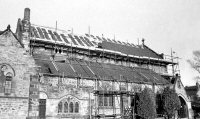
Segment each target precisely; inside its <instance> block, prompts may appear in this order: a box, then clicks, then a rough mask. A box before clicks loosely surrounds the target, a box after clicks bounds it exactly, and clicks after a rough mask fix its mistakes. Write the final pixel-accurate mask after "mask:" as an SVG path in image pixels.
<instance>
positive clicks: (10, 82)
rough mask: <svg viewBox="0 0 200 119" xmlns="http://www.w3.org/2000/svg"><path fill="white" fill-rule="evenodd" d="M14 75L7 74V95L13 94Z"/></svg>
mask: <svg viewBox="0 0 200 119" xmlns="http://www.w3.org/2000/svg"><path fill="white" fill-rule="evenodd" d="M12 77H13V75H12V73H10V72H8V73H7V74H6V81H5V90H4V92H5V94H6V95H10V94H11V90H12Z"/></svg>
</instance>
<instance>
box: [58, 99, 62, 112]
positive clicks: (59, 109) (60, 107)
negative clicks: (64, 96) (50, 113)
mask: <svg viewBox="0 0 200 119" xmlns="http://www.w3.org/2000/svg"><path fill="white" fill-rule="evenodd" d="M61 112H62V102H59V104H58V113H61Z"/></svg>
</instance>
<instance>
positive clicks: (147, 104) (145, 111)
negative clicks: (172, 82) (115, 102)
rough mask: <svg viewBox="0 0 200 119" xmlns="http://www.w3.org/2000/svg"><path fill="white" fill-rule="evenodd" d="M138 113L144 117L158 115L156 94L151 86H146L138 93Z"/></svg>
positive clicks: (149, 117)
mask: <svg viewBox="0 0 200 119" xmlns="http://www.w3.org/2000/svg"><path fill="white" fill-rule="evenodd" d="M136 104H137V110H136V111H137V114H138V115H139V116H140V117H142V118H144V119H154V118H155V116H156V108H155V107H156V103H155V94H154V93H153V91H152V90H151V89H149V88H145V89H144V90H143V91H142V92H141V93H139V94H138V100H137V101H136Z"/></svg>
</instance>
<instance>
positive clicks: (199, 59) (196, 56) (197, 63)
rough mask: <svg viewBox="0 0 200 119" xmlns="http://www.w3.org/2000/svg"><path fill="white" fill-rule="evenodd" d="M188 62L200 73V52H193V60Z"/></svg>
mask: <svg viewBox="0 0 200 119" xmlns="http://www.w3.org/2000/svg"><path fill="white" fill-rule="evenodd" d="M187 61H188V63H189V64H190V65H191V67H192V68H193V69H195V70H196V71H197V72H198V73H200V51H193V59H192V60H187Z"/></svg>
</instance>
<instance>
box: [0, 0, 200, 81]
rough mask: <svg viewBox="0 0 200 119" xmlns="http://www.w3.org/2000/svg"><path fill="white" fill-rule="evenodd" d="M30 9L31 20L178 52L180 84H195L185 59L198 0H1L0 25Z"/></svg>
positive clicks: (195, 32)
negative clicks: (27, 8) (142, 39)
mask: <svg viewBox="0 0 200 119" xmlns="http://www.w3.org/2000/svg"><path fill="white" fill-rule="evenodd" d="M26 7H29V8H30V9H31V23H34V24H37V25H43V26H49V27H55V26H56V21H57V22H58V28H59V29H63V30H68V29H72V28H73V30H74V33H77V34H84V33H87V32H88V26H90V29H91V30H90V31H91V34H94V35H100V36H101V35H102V34H104V36H105V37H109V38H113V37H114V35H115V38H116V39H117V40H120V41H128V42H131V43H134V44H137V43H138V40H137V39H140V42H141V38H145V39H146V40H145V44H146V45H147V46H149V47H150V48H152V49H153V50H154V51H156V52H158V53H164V54H168V55H170V51H171V48H172V49H173V51H175V52H176V54H174V55H176V56H178V57H180V58H181V59H180V60H179V62H180V65H179V67H180V71H181V78H182V82H183V84H184V85H194V84H195V81H194V77H195V76H197V75H198V74H197V73H196V72H195V71H194V70H193V69H191V68H190V66H189V64H188V63H187V61H186V60H187V59H191V58H192V52H193V51H194V50H200V47H199V45H200V13H199V12H200V0H0V11H1V12H0V13H1V15H0V16H1V17H0V30H4V29H6V27H7V25H8V24H10V25H11V28H12V30H13V32H15V31H16V25H17V19H18V18H23V14H24V8H26Z"/></svg>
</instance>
